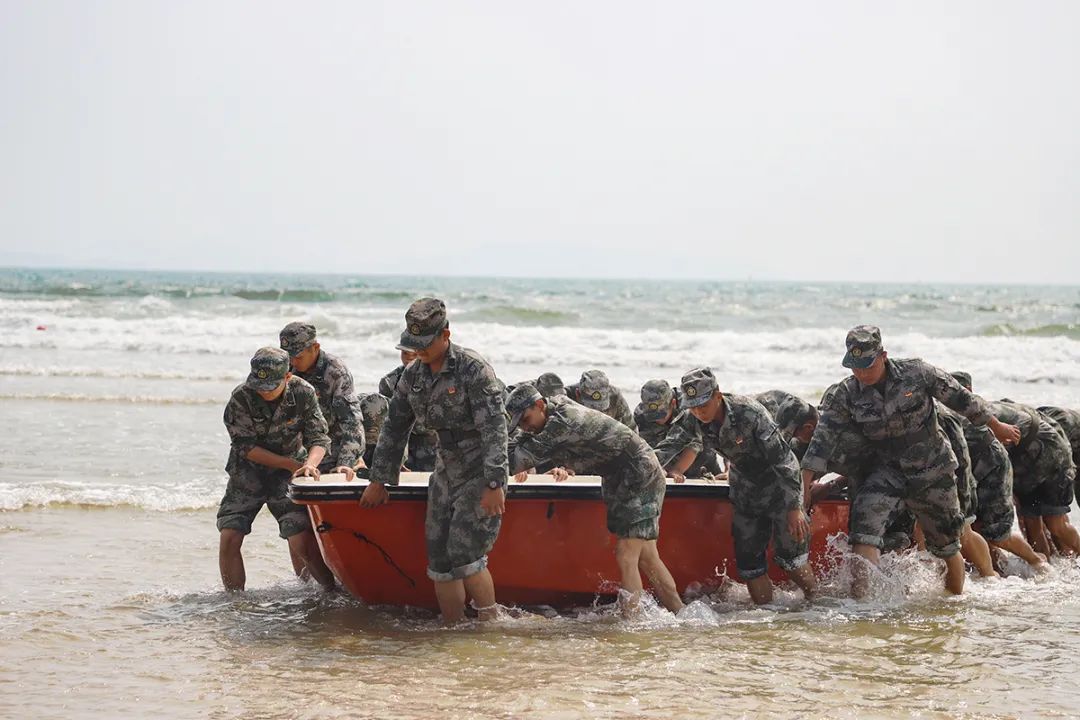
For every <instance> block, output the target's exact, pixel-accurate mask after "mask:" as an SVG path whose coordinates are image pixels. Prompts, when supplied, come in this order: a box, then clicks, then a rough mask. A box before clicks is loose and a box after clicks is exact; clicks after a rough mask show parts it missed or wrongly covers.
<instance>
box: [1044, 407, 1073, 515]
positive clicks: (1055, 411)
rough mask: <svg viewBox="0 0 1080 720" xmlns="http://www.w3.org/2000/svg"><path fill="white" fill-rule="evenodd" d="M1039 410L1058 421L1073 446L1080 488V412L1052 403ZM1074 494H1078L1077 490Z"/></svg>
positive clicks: (1070, 445)
mask: <svg viewBox="0 0 1080 720" xmlns="http://www.w3.org/2000/svg"><path fill="white" fill-rule="evenodd" d="M1039 412H1040V413H1042V416H1043V417H1045V418H1049V419H1050V420H1053V421H1054V422H1056V423H1057V424H1058V427H1060V428H1061V431H1062V432H1063V433H1065V439H1066V440H1068V441H1069V447H1071V448H1072V458H1073V465H1075V466H1076V467H1077V475H1076V485H1077V487H1078V488H1080V412H1077V411H1076V410H1070V409H1068V408H1060V407H1054V406H1052V405H1043V406H1042V407H1040V408H1039ZM1073 494H1074V495H1075V494H1077V493H1076V491H1075V490H1074V493H1073Z"/></svg>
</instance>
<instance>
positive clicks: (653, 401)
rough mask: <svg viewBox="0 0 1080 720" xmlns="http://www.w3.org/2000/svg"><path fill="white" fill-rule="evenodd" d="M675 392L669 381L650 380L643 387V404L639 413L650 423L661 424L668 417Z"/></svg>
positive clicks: (638, 409)
mask: <svg viewBox="0 0 1080 720" xmlns="http://www.w3.org/2000/svg"><path fill="white" fill-rule="evenodd" d="M674 399H675V391H674V390H672V389H671V385H669V384H668V381H667V380H650V381H648V382H647V383H645V384H644V385H642V386H641V403H640V404H639V405H638V406H637V412H638V414H639V415H641V417H643V418H645V419H646V420H649V421H650V422H660V421H661V420H663V419H664V418H665V417H667V414H668V410H670V409H671V401H672V400H674Z"/></svg>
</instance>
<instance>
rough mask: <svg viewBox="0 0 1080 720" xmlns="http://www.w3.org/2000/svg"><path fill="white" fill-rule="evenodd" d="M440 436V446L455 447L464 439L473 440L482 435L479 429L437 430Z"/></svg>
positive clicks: (436, 432)
mask: <svg viewBox="0 0 1080 720" xmlns="http://www.w3.org/2000/svg"><path fill="white" fill-rule="evenodd" d="M435 434H436V435H438V436H439V447H453V446H455V445H457V444H459V443H461V442H462V441H463V440H472V439H473V438H478V437H480V431H479V430H436V431H435Z"/></svg>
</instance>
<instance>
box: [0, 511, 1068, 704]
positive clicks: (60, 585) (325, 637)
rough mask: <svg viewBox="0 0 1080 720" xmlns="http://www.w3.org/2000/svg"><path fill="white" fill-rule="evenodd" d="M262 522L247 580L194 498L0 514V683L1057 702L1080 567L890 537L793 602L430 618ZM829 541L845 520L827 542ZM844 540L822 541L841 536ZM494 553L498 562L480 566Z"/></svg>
mask: <svg viewBox="0 0 1080 720" xmlns="http://www.w3.org/2000/svg"><path fill="white" fill-rule="evenodd" d="M274 530H275V528H274V523H273V521H272V518H270V517H269V516H268V515H267V514H265V513H264V514H263V515H262V516H260V518H259V521H258V522H257V523H256V527H255V531H254V533H253V534H252V535H251V536H250V537H249V539H248V541H247V543H246V544H245V557H246V558H247V561H248V577H249V588H251V589H250V590H249V591H247V592H245V593H242V594H239V595H228V594H226V593H223V592H221V591H220V590H219V589H218V578H217V573H216V567H215V562H214V560H215V549H216V548H215V545H216V537H215V533H214V532H213V513H212V511H209V510H200V511H188V512H172V513H147V512H143V511H140V510H137V509H135V508H122V507H119V508H109V509H86V508H79V507H62V508H52V509H46V510H35V511H31V512H26V511H21V512H9V513H5V514H4V515H3V525H2V527H0V558H2V567H0V573H2V578H3V586H2V594H0V600H2V604H0V608H2V609H0V635H2V636H3V637H4V643H3V649H2V651H0V688H2V694H3V697H4V699H5V709H4V711H3V712H0V715H2V714H4V713H6V712H11V713H13V715H12V716H16V715H21V714H22V711H27V710H30V709H33V711H34V713H35V714H36V715H37V716H39V717H106V716H122V715H128V716H130V715H147V716H148V715H154V716H159V717H200V716H211V717H233V716H237V715H241V716H252V717H256V716H257V717H281V718H291V717H387V716H390V715H393V716H395V717H401V718H430V717H434V716H436V715H438V714H443V713H448V714H449V715H450V716H452V717H462V718H471V717H476V718H481V717H508V718H509V717H515V718H516V717H535V718H548V717H565V718H577V717H612V718H615V717H657V718H661V717H680V716H691V715H696V716H748V717H750V716H761V715H766V716H772V715H775V716H784V717H860V718H861V717H867V716H871V717H872V716H909V715H910V716H918V717H957V716H964V717H1021V716H1024V717H1027V716H1031V715H1032V714H1033V713H1036V714H1039V715H1041V716H1049V717H1054V716H1058V717H1072V716H1075V715H1076V713H1077V712H1078V709H1080V691H1078V690H1077V689H1076V683H1075V670H1074V669H1075V657H1076V656H1077V655H1078V654H1080V636H1078V634H1077V633H1076V632H1075V630H1074V628H1075V625H1076V623H1077V622H1080V600H1078V599H1077V597H1076V595H1077V594H1076V591H1075V588H1076V587H1077V583H1078V582H1080V571H1078V570H1077V568H1076V565H1075V564H1074V563H1072V562H1069V561H1064V560H1059V561H1056V565H1055V568H1054V571H1053V573H1052V574H1051V575H1050V576H1048V577H1045V578H1038V579H1026V578H1023V577H1019V576H1014V577H1009V578H1007V579H1004V580H1001V581H982V580H973V581H971V582H969V586H968V592H967V594H965V595H964V596H963V597H961V598H950V597H945V596H944V595H943V593H942V591H941V589H940V588H941V580H940V577H939V574H938V573H939V569H938V567H937V564H936V563H935V562H934V561H933V560H931V559H930V558H928V557H926V556H920V555H918V554H909V555H906V556H903V557H901V558H892V559H889V560H888V561H887V562H886V563H885V564H884V566H883V573H882V574H881V576H880V577H879V578H878V582H877V583H876V584H875V590H874V593H873V597H872V599H871V600H870V601H867V602H856V601H854V600H851V599H849V598H847V597H845V592H844V590H843V588H844V587H846V583H845V574H846V571H845V569H844V568H842V567H841V568H834V569H833V570H832V571H831V574H830V575H829V576H828V578H827V580H826V583H825V588H824V593H823V595H824V596H823V597H822V598H821V600H819V601H818V602H816V603H814V604H813V605H809V606H808V605H806V604H805V603H804V602H802V600H801V599H800V598H799V597H798V596H797V594H796V593H794V592H791V591H787V590H785V591H783V592H781V593H780V594H779V595H778V598H777V602H776V603H775V604H774V606H773V607H772V608H769V609H764V610H759V609H755V608H753V607H752V606H751V604H750V602H749V599H748V597H747V596H746V592H745V590H744V588H743V587H742V586H740V585H734V586H731V587H729V588H728V589H727V590H726V591H724V592H723V593H722V596H714V597H706V598H700V599H698V600H696V601H694V602H692V603H691V604H690V605H689V606H688V607H687V608H686V609H685V610H684V611H683V612H682V613H681V614H680V615H679V616H678V617H675V616H672V615H670V614H669V613H667V612H666V611H663V610H661V609H658V608H656V607H655V606H653V607H649V608H647V610H646V612H645V614H644V616H643V617H641V618H638V619H636V620H624V619H622V618H620V617H618V616H617V614H616V613H614V612H613V610H612V608H611V607H610V606H597V607H587V608H579V609H578V610H577V611H575V612H572V613H565V614H563V615H555V614H554V613H552V612H550V611H548V612H546V616H545V614H541V613H542V612H543V609H536V608H534V609H532V611H533V613H537V614H532V613H529V614H525V615H524V616H523V617H519V618H507V619H504V620H500V621H498V622H497V623H495V624H493V625H491V626H481V625H479V624H476V623H473V624H469V625H466V626H464V627H461V628H456V629H450V630H448V629H444V628H441V627H440V626H439V625H438V623H437V622H436V620H435V619H434V618H433V617H432V616H431V614H430V613H428V612H426V611H419V610H402V609H397V608H393V609H391V608H368V607H365V606H364V605H363V604H362V603H360V602H358V601H356V600H354V599H352V598H350V597H348V596H346V595H343V594H337V595H329V596H328V595H324V594H322V593H321V592H319V591H318V590H316V589H315V588H313V587H311V586H309V585H304V584H302V583H301V582H300V581H298V580H296V579H295V578H294V577H292V571H291V568H290V567H289V565H288V558H287V553H286V550H285V546H284V544H283V543H282V542H281V541H280V540H278V539H277V538H276V533H275V532H274ZM840 544H841V545H842V542H841V543H840ZM838 552H839V550H838ZM494 570H495V572H496V573H497V571H498V569H497V568H495V569H494Z"/></svg>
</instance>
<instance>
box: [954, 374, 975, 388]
mask: <svg viewBox="0 0 1080 720" xmlns="http://www.w3.org/2000/svg"><path fill="white" fill-rule="evenodd" d="M950 374H951V375H952V376H953V377H954V378H956V382H958V383H960V384H961V385H963V386H964V388H965V389H966V390H971V373H966V372H964V371H963V370H957V371H956V372H954V373H950Z"/></svg>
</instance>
